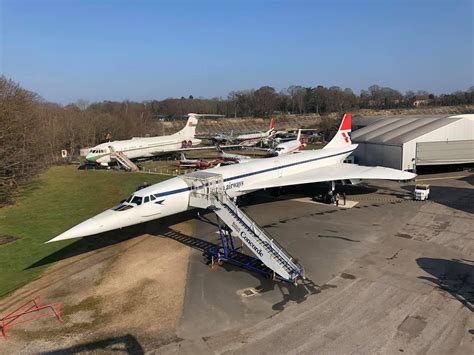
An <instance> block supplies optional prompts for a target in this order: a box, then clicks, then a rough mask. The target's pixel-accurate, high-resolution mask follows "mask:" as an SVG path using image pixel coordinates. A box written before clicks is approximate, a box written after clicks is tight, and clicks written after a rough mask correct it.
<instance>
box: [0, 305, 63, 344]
mask: <svg viewBox="0 0 474 355" xmlns="http://www.w3.org/2000/svg"><path fill="white" fill-rule="evenodd" d="M28 306H29V307H28ZM27 307H28V308H27ZM25 309H26V310H25ZM44 309H49V310H50V311H49V312H41V311H42V310H44ZM35 312H37V314H36V315H34V316H33V317H30V318H27V319H22V320H20V321H17V320H18V319H19V318H21V317H23V316H25V315H27V314H30V313H35ZM49 315H55V316H56V318H58V320H59V321H60V322H62V319H61V304H60V303H59V302H53V303H50V304H45V305H43V306H42V305H41V297H40V296H36V297H35V298H33V299H32V300H30V301H28V302H26V303H25V304H24V305H22V306H20V307H18V308H17V309H15V310H14V311H13V312H11V313H9V314H7V315H6V316H5V317H4V318H2V319H1V321H2V335H3V336H4V337H6V336H7V327H11V326H13V325H14V324H21V323H26V322H29V321H32V320H34V319H38V318H40V317H43V316H49Z"/></svg>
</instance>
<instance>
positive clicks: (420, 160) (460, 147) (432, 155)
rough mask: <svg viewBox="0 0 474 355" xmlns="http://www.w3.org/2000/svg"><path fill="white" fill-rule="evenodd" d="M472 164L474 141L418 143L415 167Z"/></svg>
mask: <svg viewBox="0 0 474 355" xmlns="http://www.w3.org/2000/svg"><path fill="white" fill-rule="evenodd" d="M473 162H474V140H464V141H444V142H443V141H442V142H418V143H417V144H416V165H443V164H463V163H473Z"/></svg>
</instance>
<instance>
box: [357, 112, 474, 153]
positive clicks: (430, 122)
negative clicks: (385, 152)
mask: <svg viewBox="0 0 474 355" xmlns="http://www.w3.org/2000/svg"><path fill="white" fill-rule="evenodd" d="M462 119H472V120H474V115H457V116H447V115H444V116H434V117H417V116H409V117H400V116H398V117H387V118H381V119H380V120H378V121H376V122H375V123H373V124H371V125H369V126H367V127H364V128H361V129H359V130H357V131H354V132H353V133H352V140H353V141H354V142H355V143H375V144H386V145H396V146H401V145H403V144H404V143H406V142H409V141H412V140H414V139H416V138H417V137H420V136H423V135H424V134H427V133H430V132H432V131H434V130H437V129H439V128H441V127H444V126H447V125H450V124H452V123H454V122H456V121H459V120H462ZM471 139H472V138H471Z"/></svg>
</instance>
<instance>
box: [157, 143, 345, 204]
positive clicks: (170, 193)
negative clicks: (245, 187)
mask: <svg viewBox="0 0 474 355" xmlns="http://www.w3.org/2000/svg"><path fill="white" fill-rule="evenodd" d="M352 151H353V150H348V151H346V152H342V153H337V154H332V155H327V156H325V157H318V158H313V159H308V160H303V161H298V162H295V163H291V164H286V165H281V166H275V167H272V168H267V169H263V170H259V171H252V172H251V173H246V174H241V175H236V176H232V177H228V178H225V179H224V182H228V181H232V180H236V179H241V178H244V177H249V176H252V175H258V174H264V173H268V172H269V171H273V170H279V169H285V168H289V167H291V166H296V165H301V164H306V163H311V162H313V161H316V160H322V159H327V158H332V157H336V156H338V155H343V154H347V153H351V152H352ZM189 190H191V188H190V187H183V188H181V189H177V190H171V191H165V192H160V193H158V194H154V195H153V196H155V197H161V196H168V195H174V194H179V193H181V192H185V191H189Z"/></svg>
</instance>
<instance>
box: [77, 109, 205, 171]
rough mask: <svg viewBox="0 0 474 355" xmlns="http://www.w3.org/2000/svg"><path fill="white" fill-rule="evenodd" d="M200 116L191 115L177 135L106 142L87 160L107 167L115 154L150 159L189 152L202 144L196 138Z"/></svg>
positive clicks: (94, 150)
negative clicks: (162, 155)
mask: <svg viewBox="0 0 474 355" xmlns="http://www.w3.org/2000/svg"><path fill="white" fill-rule="evenodd" d="M198 116H200V115H198V114H195V113H190V114H189V115H188V121H187V122H186V126H184V128H183V129H182V130H181V131H179V132H176V133H175V134H172V135H170V136H160V137H133V138H132V139H127V140H123V141H113V142H106V143H102V144H99V145H98V146H95V147H94V148H91V149H90V150H89V153H88V154H87V155H86V160H87V162H89V163H96V164H100V165H104V166H107V165H108V164H109V163H110V162H112V161H114V158H113V154H112V153H113V152H121V153H122V154H124V155H125V156H126V157H127V158H128V159H137V158H148V157H153V156H157V155H160V154H164V153H169V152H176V151H183V150H189V148H190V147H193V146H195V145H198V144H199V143H201V140H200V139H197V138H195V137H194V136H195V133H196V126H197V124H198Z"/></svg>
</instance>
